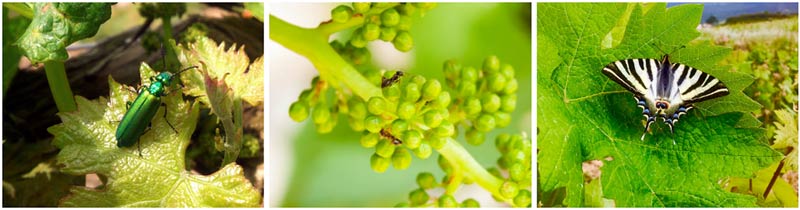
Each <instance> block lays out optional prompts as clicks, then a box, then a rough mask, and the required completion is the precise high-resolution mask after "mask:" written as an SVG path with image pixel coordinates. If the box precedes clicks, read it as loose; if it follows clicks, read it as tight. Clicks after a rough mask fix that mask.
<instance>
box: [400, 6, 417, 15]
mask: <svg viewBox="0 0 800 210" xmlns="http://www.w3.org/2000/svg"><path fill="white" fill-rule="evenodd" d="M398 10H399V12H400V14H403V15H406V16H409V15H414V14H416V13H417V7H415V6H414V5H413V4H409V3H404V4H401V5H400V6H398Z"/></svg>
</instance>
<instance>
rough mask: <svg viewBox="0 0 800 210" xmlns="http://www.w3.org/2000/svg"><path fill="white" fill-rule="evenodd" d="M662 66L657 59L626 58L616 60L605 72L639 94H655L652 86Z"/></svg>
mask: <svg viewBox="0 0 800 210" xmlns="http://www.w3.org/2000/svg"><path fill="white" fill-rule="evenodd" d="M660 66H661V64H660V63H659V61H658V60H656V59H626V60H619V61H614V62H612V63H609V64H608V65H606V67H605V68H603V74H605V75H606V76H608V78H611V80H614V82H617V83H618V84H620V85H622V87H624V88H625V89H628V91H631V92H632V93H634V94H636V95H637V96H645V97H649V98H650V99H651V100H652V99H653V96H654V95H655V93H654V92H653V91H654V88H652V86H653V85H654V84H655V83H656V81H654V79H655V77H656V74H657V73H658V69H659V67H660Z"/></svg>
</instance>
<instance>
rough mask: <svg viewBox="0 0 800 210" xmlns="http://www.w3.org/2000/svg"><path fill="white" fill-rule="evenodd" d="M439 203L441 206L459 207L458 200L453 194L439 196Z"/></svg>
mask: <svg viewBox="0 0 800 210" xmlns="http://www.w3.org/2000/svg"><path fill="white" fill-rule="evenodd" d="M438 204H439V207H440V208H456V207H458V201H456V198H455V197H453V196H452V195H447V194H445V195H442V197H439V202H438Z"/></svg>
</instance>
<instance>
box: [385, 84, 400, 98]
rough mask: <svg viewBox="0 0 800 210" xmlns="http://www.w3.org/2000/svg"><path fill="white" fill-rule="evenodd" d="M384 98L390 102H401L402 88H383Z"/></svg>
mask: <svg viewBox="0 0 800 210" xmlns="http://www.w3.org/2000/svg"><path fill="white" fill-rule="evenodd" d="M383 97H385V98H386V99H387V100H389V101H398V100H400V87H398V86H397V85H392V86H389V87H386V88H383Z"/></svg>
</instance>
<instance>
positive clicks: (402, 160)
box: [392, 147, 411, 170]
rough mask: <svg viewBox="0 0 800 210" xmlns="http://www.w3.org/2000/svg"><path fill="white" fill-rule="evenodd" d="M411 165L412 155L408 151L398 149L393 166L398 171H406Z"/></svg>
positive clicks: (393, 156) (395, 152) (393, 158)
mask: <svg viewBox="0 0 800 210" xmlns="http://www.w3.org/2000/svg"><path fill="white" fill-rule="evenodd" d="M410 165H411V153H410V152H408V150H407V149H405V148H402V147H397V148H396V149H395V150H394V154H392V166H393V167H394V168H395V169H397V170H404V169H406V168H408V166H410Z"/></svg>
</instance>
